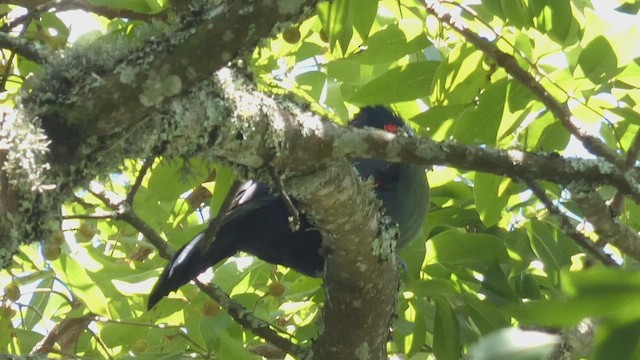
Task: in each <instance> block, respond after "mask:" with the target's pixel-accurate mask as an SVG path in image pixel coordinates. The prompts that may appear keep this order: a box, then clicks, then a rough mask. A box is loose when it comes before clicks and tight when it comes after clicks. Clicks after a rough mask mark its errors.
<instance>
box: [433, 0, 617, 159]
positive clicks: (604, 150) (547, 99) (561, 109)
mask: <svg viewBox="0 0 640 360" xmlns="http://www.w3.org/2000/svg"><path fill="white" fill-rule="evenodd" d="M425 7H426V9H427V12H429V13H430V14H432V15H434V16H435V17H437V18H438V20H439V21H440V22H441V23H443V24H447V25H449V26H450V27H451V28H452V29H454V30H455V31H456V32H458V33H459V34H460V35H462V36H463V37H464V38H465V39H467V41H469V42H470V43H471V44H473V45H474V46H475V47H476V48H477V49H478V50H480V51H482V52H483V53H484V54H485V55H487V56H489V57H490V58H491V59H493V60H494V61H495V62H496V64H498V65H499V66H500V67H502V68H503V69H505V70H506V71H507V73H508V74H509V75H511V76H513V77H514V78H515V79H516V80H518V81H520V82H521V83H522V84H523V85H524V86H526V87H527V88H528V89H529V90H530V91H531V92H532V93H533V94H534V95H535V96H536V97H538V99H540V101H542V103H543V104H544V105H545V106H546V107H547V108H548V109H549V110H550V111H551V112H552V113H553V115H554V116H555V117H556V119H558V120H559V121H560V122H561V123H562V125H563V126H564V127H565V128H566V129H567V130H568V131H569V133H571V134H572V135H573V136H575V137H576V138H577V139H578V140H580V142H582V144H583V145H584V147H585V149H587V150H588V151H589V152H590V153H592V154H594V155H596V156H601V157H603V158H605V159H606V160H608V161H609V162H611V163H612V164H617V162H618V156H617V155H616V153H615V152H613V151H612V150H611V149H610V148H608V147H607V146H606V145H605V144H604V143H603V142H602V141H600V140H599V139H598V138H596V137H594V136H591V135H589V134H588V133H586V132H585V131H583V130H582V129H580V128H579V127H577V126H576V125H575V124H574V123H573V122H572V121H571V112H570V111H569V108H568V107H567V105H566V104H561V103H560V102H558V100H556V99H555V98H554V97H553V96H552V95H551V94H550V93H549V92H548V91H547V90H546V89H545V88H544V86H542V85H541V84H540V82H538V81H537V80H536V78H535V77H533V76H532V75H531V74H530V73H528V72H527V71H526V70H524V69H523V68H522V67H520V65H518V61H517V60H516V59H515V58H514V57H513V56H511V55H509V54H507V53H505V52H504V51H501V50H500V49H498V47H497V46H496V45H495V44H493V43H491V42H490V41H488V40H487V39H485V38H482V37H480V36H479V35H478V34H476V33H474V32H473V31H471V30H469V29H468V28H467V27H466V26H465V25H464V24H463V23H462V22H461V21H460V20H459V19H456V18H454V17H453V16H452V15H451V14H449V13H448V12H447V10H446V9H445V8H444V7H443V6H442V5H441V4H440V2H439V1H437V0H425Z"/></svg>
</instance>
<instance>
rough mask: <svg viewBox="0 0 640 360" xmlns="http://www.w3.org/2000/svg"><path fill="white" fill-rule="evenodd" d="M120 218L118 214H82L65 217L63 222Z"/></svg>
mask: <svg viewBox="0 0 640 360" xmlns="http://www.w3.org/2000/svg"><path fill="white" fill-rule="evenodd" d="M116 217H118V214H117V213H110V214H84V215H82V214H80V215H64V216H62V220H109V219H113V218H116Z"/></svg>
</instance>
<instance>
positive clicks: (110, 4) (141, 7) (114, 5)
mask: <svg viewBox="0 0 640 360" xmlns="http://www.w3.org/2000/svg"><path fill="white" fill-rule="evenodd" d="M89 3H90V4H91V5H92V6H104V7H106V8H110V9H129V10H133V11H135V12H139V13H143V14H149V13H152V12H153V9H152V8H151V7H149V4H148V2H147V0H89ZM155 7H156V6H154V8H155Z"/></svg>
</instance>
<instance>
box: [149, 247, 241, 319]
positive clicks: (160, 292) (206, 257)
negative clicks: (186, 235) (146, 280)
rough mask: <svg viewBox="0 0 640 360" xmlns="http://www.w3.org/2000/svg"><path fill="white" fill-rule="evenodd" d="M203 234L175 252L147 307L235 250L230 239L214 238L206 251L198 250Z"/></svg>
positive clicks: (150, 296)
mask: <svg viewBox="0 0 640 360" xmlns="http://www.w3.org/2000/svg"><path fill="white" fill-rule="evenodd" d="M203 241H204V239H203V234H200V235H198V236H196V237H195V238H194V239H193V240H191V241H190V242H189V243H187V244H186V245H184V246H183V247H182V248H180V250H178V252H177V253H176V254H175V256H174V257H173V259H171V262H170V263H169V265H167V267H165V268H164V271H163V272H162V274H160V277H159V278H158V281H157V282H156V284H155V285H154V287H153V289H152V290H151V293H150V294H149V300H148V302H147V308H148V309H149V310H150V309H152V308H153V307H154V306H155V305H156V304H157V303H158V302H160V300H162V298H163V297H165V296H167V295H169V293H170V292H172V291H175V290H177V289H178V288H179V287H181V286H182V285H184V284H186V283H188V282H189V281H191V280H193V279H195V278H196V277H197V276H198V275H199V274H200V273H201V272H203V271H205V270H206V269H208V268H209V267H211V266H213V265H215V264H217V263H218V262H220V261H222V260H224V259H226V258H228V257H229V256H231V255H233V254H235V253H236V251H237V244H235V243H234V242H233V241H232V240H231V239H225V238H216V239H215V241H214V242H213V243H212V244H211V246H210V247H209V249H208V251H207V252H206V253H204V254H203V253H202V252H201V251H200V247H201V244H202V242H203Z"/></svg>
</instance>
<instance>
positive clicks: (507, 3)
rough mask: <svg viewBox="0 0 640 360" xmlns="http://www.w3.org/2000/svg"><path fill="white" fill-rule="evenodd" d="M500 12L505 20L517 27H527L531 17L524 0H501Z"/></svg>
mask: <svg viewBox="0 0 640 360" xmlns="http://www.w3.org/2000/svg"><path fill="white" fill-rule="evenodd" d="M501 5H502V12H503V13H504V15H505V16H506V18H507V20H508V21H509V22H510V23H511V24H512V25H513V26H515V27H517V28H529V27H530V26H532V25H533V22H532V21H533V18H532V16H531V13H530V12H529V8H528V6H527V4H526V3H525V0H501Z"/></svg>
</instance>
